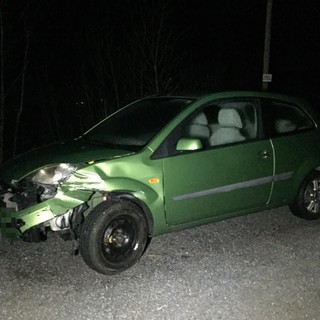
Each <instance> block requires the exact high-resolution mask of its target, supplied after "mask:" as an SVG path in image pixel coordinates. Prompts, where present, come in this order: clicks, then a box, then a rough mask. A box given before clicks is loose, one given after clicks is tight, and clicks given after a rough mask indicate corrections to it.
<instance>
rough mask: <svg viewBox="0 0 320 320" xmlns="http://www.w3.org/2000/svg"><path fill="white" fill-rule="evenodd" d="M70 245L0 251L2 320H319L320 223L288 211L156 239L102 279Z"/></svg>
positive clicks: (54, 242)
mask: <svg viewBox="0 0 320 320" xmlns="http://www.w3.org/2000/svg"><path fill="white" fill-rule="evenodd" d="M70 252H71V243H70V242H64V241H63V240H61V239H60V238H58V237H57V236H54V235H52V236H51V237H49V239H48V241H47V242H44V243H40V244H30V243H22V242H17V243H14V244H12V245H9V244H8V243H7V242H1V243H0V265H1V267H0V279H1V280H0V319H1V320H7V319H8V320H9V319H14V320H15V319H24V320H28V319H33V320H36V319H41V320H46V319H48V320H53V319H59V320H60V319H70V320H71V319H79V320H82V319H83V320H84V319H86V320H89V319H90V320H95V319H103V320H107V319H148V320H152V319H179V320H180V319H181V320H182V319H183V320H186V319H197V320H201V319H210V320H211V319H213V320H215V319H226V320H233V319H234V320H242V319H257V320H264V319H266V320H273V319H276V320H287V319H295V320H300V319H308V320H310V319H315V320H316V319H317V320H318V319H320V220H317V221H305V220H301V219H299V218H297V217H294V216H293V215H291V213H290V212H289V210H288V209H287V208H286V207H284V208H280V209H277V210H272V211H265V212H262V213H258V214H253V215H249V216H245V217H240V218H236V219H232V220H228V221H223V222H218V223H215V224H211V225H206V226H202V227H199V228H195V229H189V230H186V231H182V232H177V233H172V234H169V235H164V236H160V237H157V238H154V239H153V240H152V241H151V244H150V246H149V247H148V250H147V251H146V253H145V254H144V256H143V257H142V259H141V260H140V261H139V262H138V264H136V265H135V266H134V267H133V268H131V269H130V270H128V271H126V272H124V273H122V274H119V275H116V276H103V275H100V274H97V273H95V272H94V271H92V270H91V269H89V268H88V267H87V266H86V265H85V263H84V262H83V261H82V259H81V257H80V256H71V255H70Z"/></svg>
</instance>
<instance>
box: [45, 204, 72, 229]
mask: <svg viewBox="0 0 320 320" xmlns="http://www.w3.org/2000/svg"><path fill="white" fill-rule="evenodd" d="M72 214H73V209H70V210H68V211H67V212H66V213H64V214H62V215H61V216H58V217H56V218H54V219H52V220H50V229H51V230H52V231H61V230H65V229H69V228H70V222H71V217H72Z"/></svg>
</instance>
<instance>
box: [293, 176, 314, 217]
mask: <svg viewBox="0 0 320 320" xmlns="http://www.w3.org/2000/svg"><path fill="white" fill-rule="evenodd" d="M290 209H291V211H292V212H293V213H294V214H295V215H297V216H299V217H301V218H304V219H308V220H313V219H318V218H320V172H319V171H314V172H312V173H311V174H310V175H308V176H307V177H306V179H305V180H304V182H303V183H302V185H301V187H300V189H299V192H298V195H297V197H296V198H295V200H294V202H293V203H292V204H291V205H290Z"/></svg>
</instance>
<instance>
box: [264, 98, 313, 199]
mask: <svg viewBox="0 0 320 320" xmlns="http://www.w3.org/2000/svg"><path fill="white" fill-rule="evenodd" d="M263 107H264V115H265V119H266V121H267V122H268V128H269V129H268V131H269V133H268V135H269V137H270V138H271V139H272V143H273V147H274V151H275V175H274V185H273V192H272V196H271V199H270V203H271V204H281V203H285V204H286V203H288V202H290V201H291V200H292V198H293V197H294V196H295V195H296V191H297V190H296V188H297V186H296V184H295V183H294V179H295V177H296V175H297V174H298V175H300V174H302V176H301V177H300V178H299V180H300V182H301V181H302V179H303V178H304V177H305V176H304V175H305V174H307V173H309V172H310V171H311V170H312V169H313V165H314V164H313V161H314V156H315V150H318V149H319V146H318V139H316V138H315V126H314V123H313V121H312V120H311V119H310V118H309V116H308V115H307V114H306V113H305V112H304V111H303V110H302V109H301V108H300V107H299V106H298V105H295V104H292V103H288V102H284V101H280V100H271V99H266V100H264V103H263ZM308 162H309V163H310V164H309V165H308ZM304 166H307V167H308V168H309V169H308V168H307V169H305V168H303V167H304ZM300 169H302V172H301V173H299V171H300ZM300 182H299V183H300Z"/></svg>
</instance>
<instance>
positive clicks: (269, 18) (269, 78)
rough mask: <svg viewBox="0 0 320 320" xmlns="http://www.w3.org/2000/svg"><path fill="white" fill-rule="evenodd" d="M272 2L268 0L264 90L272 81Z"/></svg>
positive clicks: (263, 76) (264, 53)
mask: <svg viewBox="0 0 320 320" xmlns="http://www.w3.org/2000/svg"><path fill="white" fill-rule="evenodd" d="M272 2H273V0H267V10H266V26H265V34H264V52H263V75H262V90H268V85H269V82H271V81H272V74H270V73H269V64H270V41H271V21H272Z"/></svg>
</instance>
